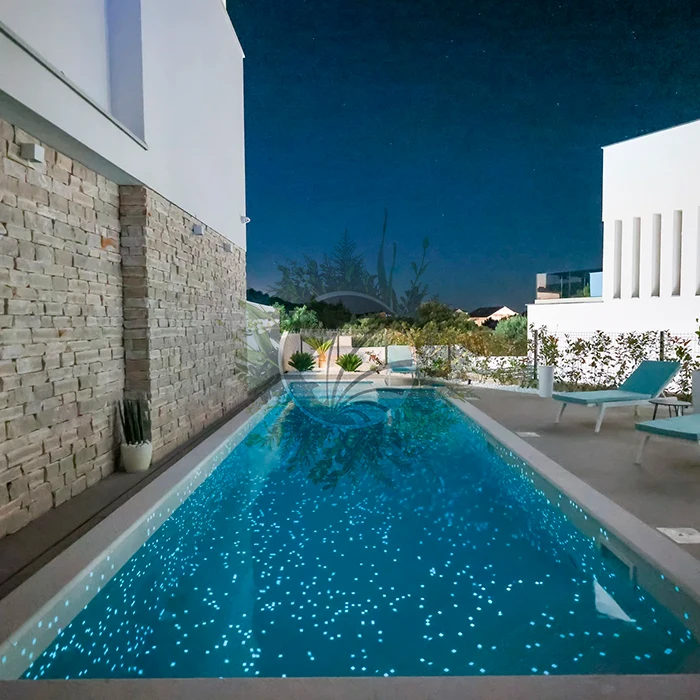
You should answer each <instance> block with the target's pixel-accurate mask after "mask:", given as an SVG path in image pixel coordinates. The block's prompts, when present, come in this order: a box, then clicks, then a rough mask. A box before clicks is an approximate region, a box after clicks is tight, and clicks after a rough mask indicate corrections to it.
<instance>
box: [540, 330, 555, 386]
mask: <svg viewBox="0 0 700 700" xmlns="http://www.w3.org/2000/svg"><path fill="white" fill-rule="evenodd" d="M538 339H539V343H540V356H541V357H542V364H540V366H539V367H538V368H537V380H538V394H539V395H540V396H541V397H542V398H545V399H548V398H551V396H552V393H553V392H554V368H555V367H556V366H557V359H558V358H559V339H558V338H557V337H556V336H555V335H550V334H549V333H547V329H546V328H541V329H540V331H539V333H538Z"/></svg>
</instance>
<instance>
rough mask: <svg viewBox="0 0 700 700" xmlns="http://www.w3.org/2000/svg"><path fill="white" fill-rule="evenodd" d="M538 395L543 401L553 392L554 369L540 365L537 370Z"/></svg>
mask: <svg viewBox="0 0 700 700" xmlns="http://www.w3.org/2000/svg"><path fill="white" fill-rule="evenodd" d="M537 379H538V383H539V386H538V393H539V395H540V396H541V397H542V398H543V399H549V398H551V396H552V392H553V391H554V367H549V366H547V365H540V366H539V367H538V368H537Z"/></svg>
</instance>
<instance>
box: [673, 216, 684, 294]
mask: <svg viewBox="0 0 700 700" xmlns="http://www.w3.org/2000/svg"><path fill="white" fill-rule="evenodd" d="M682 252H683V212H682V211H679V210H676V211H674V212H673V257H672V259H671V260H672V262H671V265H672V268H671V283H672V284H671V294H672V295H673V296H674V297H677V296H679V295H680V293H681V262H682Z"/></svg>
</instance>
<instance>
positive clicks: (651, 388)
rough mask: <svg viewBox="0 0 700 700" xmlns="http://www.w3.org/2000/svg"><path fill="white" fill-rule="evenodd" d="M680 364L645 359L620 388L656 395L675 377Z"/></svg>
mask: <svg viewBox="0 0 700 700" xmlns="http://www.w3.org/2000/svg"><path fill="white" fill-rule="evenodd" d="M680 366H681V364H680V362H665V361H661V360H644V361H643V362H641V363H640V365H639V367H637V369H635V370H634V372H632V374H630V376H629V377H627V379H625V381H624V382H623V383H622V384H621V385H620V390H621V391H635V392H639V393H640V394H650V395H651V396H656V395H657V394H659V393H660V392H661V390H662V389H663V388H664V387H665V386H666V385H667V384H668V383H669V382H670V381H671V379H673V377H674V375H675V374H676V372H678V370H679V368H680Z"/></svg>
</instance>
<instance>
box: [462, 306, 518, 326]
mask: <svg viewBox="0 0 700 700" xmlns="http://www.w3.org/2000/svg"><path fill="white" fill-rule="evenodd" d="M517 315H518V312H517V311H513V309H509V308H508V307H507V306H480V307H479V308H478V309H474V311H470V312H469V317H470V318H471V320H472V321H474V323H476V324H477V325H478V326H483V325H495V324H497V323H498V322H499V321H502V320H503V319H504V318H510V317H511V316H517Z"/></svg>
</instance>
